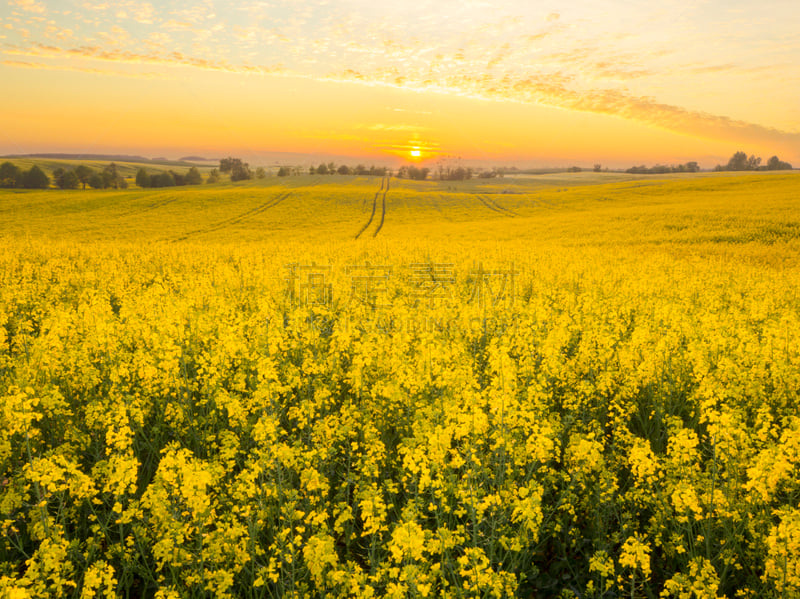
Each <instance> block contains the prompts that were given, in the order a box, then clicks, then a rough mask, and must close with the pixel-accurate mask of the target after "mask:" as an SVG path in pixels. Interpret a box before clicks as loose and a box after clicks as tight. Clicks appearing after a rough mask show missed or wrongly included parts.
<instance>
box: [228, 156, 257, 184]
mask: <svg viewBox="0 0 800 599" xmlns="http://www.w3.org/2000/svg"><path fill="white" fill-rule="evenodd" d="M252 178H253V173H251V172H250V165H248V164H247V163H246V162H242V161H241V160H240V161H238V162H237V163H236V164H234V165H233V167H232V168H231V181H244V180H246V179H252Z"/></svg>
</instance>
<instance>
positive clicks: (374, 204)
mask: <svg viewBox="0 0 800 599" xmlns="http://www.w3.org/2000/svg"><path fill="white" fill-rule="evenodd" d="M384 180H385V182H386V189H384ZM381 191H383V208H382V210H381V222H380V224H379V225H378V228H377V229H376V230H375V232H374V233H373V234H372V236H373V237H375V236H376V235H377V234H378V233H379V232H380V230H381V228H383V221H384V219H385V218H386V194H387V193H389V178H388V177H384V178H382V179H381V187H380V189H379V190H378V191H376V192H375V197H373V198H372V213H371V214H370V215H369V220H368V221H367V222H366V223H364V226H363V227H361V229H360V230H359V231H358V233H356V236H355V238H356V239H358V238H359V237H361V235H363V234H364V231H366V230H367V229H369V226H370V225H371V224H372V221H373V220H374V219H375V212H377V209H378V196H379V195H381ZM362 205H363V204H362Z"/></svg>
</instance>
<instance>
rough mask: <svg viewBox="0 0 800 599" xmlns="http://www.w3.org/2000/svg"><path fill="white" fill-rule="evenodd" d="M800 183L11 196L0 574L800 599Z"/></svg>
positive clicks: (522, 183) (262, 185)
mask: <svg viewBox="0 0 800 599" xmlns="http://www.w3.org/2000/svg"><path fill="white" fill-rule="evenodd" d="M798 289H800V174H796V173H782V174H777V173H776V174H773V173H751V174H747V175H734V174H729V173H725V174H698V175H669V176H639V177H634V176H629V175H622V174H618V173H617V174H615V173H576V174H568V173H564V174H558V175H541V176H540V175H536V176H529V177H519V178H511V177H507V178H503V179H491V180H471V181H465V182H433V181H429V182H411V181H405V180H402V181H401V180H397V179H393V178H392V179H389V180H387V179H382V178H380V177H343V176H328V177H310V176H302V177H285V178H277V177H267V178H266V179H262V180H258V181H249V182H246V183H237V184H229V183H226V184H218V185H204V186H197V187H181V188H169V189H152V190H140V189H128V190H124V191H112V190H105V191H99V190H91V191H88V190H87V191H60V190H48V191H21V190H18V191H9V190H0V405H1V406H2V410H0V531H1V532H2V534H0V596H2V597H5V596H36V597H40V596H41V597H44V596H50V597H63V596H76V597H78V596H82V594H83V596H97V595H99V594H100V593H101V591H104V590H107V591H109V594H108V595H107V596H132V597H152V596H158V597H173V598H174V597H210V596H215V597H370V596H373V597H453V598H455V597H459V598H467V597H470V598H473V597H496V598H500V597H553V596H562V597H594V598H600V597H606V598H610V597H623V596H624V597H690V596H692V597H717V596H727V597H753V598H754V597H770V598H774V599H777V598H785V597H798V596H800V504H798V501H799V500H800V477H798V476H797V473H798V468H800V452H799V451H798V447H800V408H799V407H798V406H800V343H798V339H800V302H799V301H798Z"/></svg>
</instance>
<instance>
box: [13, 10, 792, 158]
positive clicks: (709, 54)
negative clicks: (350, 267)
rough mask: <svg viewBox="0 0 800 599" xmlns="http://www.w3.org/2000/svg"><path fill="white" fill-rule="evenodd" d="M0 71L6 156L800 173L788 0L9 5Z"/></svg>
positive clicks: (790, 13) (790, 14)
mask: <svg viewBox="0 0 800 599" xmlns="http://www.w3.org/2000/svg"><path fill="white" fill-rule="evenodd" d="M0 82H2V83H1V84H0V154H11V153H35V152H93V153H126V154H130V153H135V154H142V155H145V156H150V157H153V156H167V157H170V158H176V157H180V156H184V155H205V156H209V157H218V156H221V155H234V156H236V155H242V156H261V157H263V158H264V159H265V160H266V159H267V158H268V157H272V158H274V157H275V154H274V153H276V152H290V153H298V154H301V155H314V156H320V155H331V156H340V157H354V158H365V159H371V160H374V161H376V162H382V161H387V160H392V161H408V160H418V161H420V160H421V161H423V162H429V163H436V162H451V161H452V162H458V161H460V160H463V161H478V162H483V163H486V164H495V165H501V164H507V165H510V164H519V165H525V166H564V165H572V164H576V165H584V166H585V165H592V164H595V163H600V164H603V165H604V166H610V167H620V166H632V165H634V164H636V165H638V164H648V165H651V164H655V163H661V164H677V163H682V162H686V161H690V160H694V161H697V162H699V163H700V165H701V166H702V167H704V168H711V167H713V166H714V165H715V164H717V163H719V162H725V161H727V159H728V158H729V157H730V156H731V155H732V154H733V153H734V152H736V151H739V150H741V151H745V152H746V153H747V154H755V155H756V156H761V157H763V160H764V162H766V160H767V159H768V158H769V157H770V156H772V155H778V156H779V157H780V158H781V159H782V160H788V161H789V162H792V163H793V164H794V165H795V166H800V10H798V8H797V1H796V0H764V1H763V2H760V3H756V2H752V0H751V1H749V2H743V1H740V0H727V1H724V2H723V1H717V0H700V1H694V2H690V3H689V2H679V3H666V2H643V1H639V0H572V1H571V2H568V3H563V2H561V3H559V2H547V1H539V0H503V1H494V0H457V1H456V0H439V1H431V0H416V1H414V2H409V1H406V2H402V3H401V2H391V3H389V2H380V1H375V0H309V1H305V0H304V1H300V0H240V1H238V2H222V1H220V0H184V1H178V0H175V1H173V0H149V1H140V0H119V1H116V2H114V1H111V0H0ZM287 156H288V155H287ZM299 159H300V158H299V157H298V160H299Z"/></svg>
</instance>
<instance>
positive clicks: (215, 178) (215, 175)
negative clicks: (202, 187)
mask: <svg viewBox="0 0 800 599" xmlns="http://www.w3.org/2000/svg"><path fill="white" fill-rule="evenodd" d="M218 182H219V171H218V170H217V169H215V168H212V169H211V172H210V173H208V179H206V183H218Z"/></svg>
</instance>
